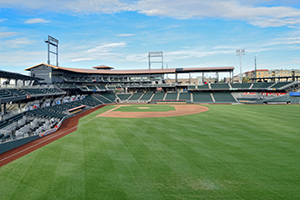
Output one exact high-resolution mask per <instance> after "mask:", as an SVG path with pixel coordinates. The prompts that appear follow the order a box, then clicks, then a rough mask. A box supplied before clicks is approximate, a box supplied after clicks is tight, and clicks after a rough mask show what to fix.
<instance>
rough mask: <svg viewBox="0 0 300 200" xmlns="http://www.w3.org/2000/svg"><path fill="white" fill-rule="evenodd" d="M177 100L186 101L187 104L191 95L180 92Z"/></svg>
mask: <svg viewBox="0 0 300 200" xmlns="http://www.w3.org/2000/svg"><path fill="white" fill-rule="evenodd" d="M179 100H186V101H187V102H190V101H191V93H188V92H181V93H179Z"/></svg>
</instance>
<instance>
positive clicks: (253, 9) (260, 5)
mask: <svg viewBox="0 0 300 200" xmlns="http://www.w3.org/2000/svg"><path fill="white" fill-rule="evenodd" d="M265 5H268V6H265ZM282 5H284V6H282ZM293 5H295V2H294V1H293V0H290V1H289V2H285V1H282V0H281V1H275V0H253V1H247V0H209V1H202V0H185V1H182V0H64V1H61V0H52V1H44V0H31V1H23V0H10V1H7V0H0V7H2V8H14V9H24V8H25V9H32V10H35V11H40V12H45V11H46V12H47V11H50V12H59V13H69V12H71V13H78V14H90V13H117V12H121V11H134V12H139V13H142V14H145V15H149V16H163V17H172V18H176V19H203V18H216V19H227V20H244V21H249V23H250V24H252V25H254V26H259V27H279V26H289V27H293V25H296V24H300V10H299V9H298V8H296V6H295V8H294V7H292V6H293ZM123 37H124V36H123Z"/></svg>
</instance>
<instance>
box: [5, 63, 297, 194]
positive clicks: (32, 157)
mask: <svg viewBox="0 0 300 200" xmlns="http://www.w3.org/2000/svg"><path fill="white" fill-rule="evenodd" d="M25 70H26V71H28V72H29V73H30V75H29V76H27V75H22V74H18V73H13V72H8V71H0V76H1V78H3V79H6V80H8V83H11V82H14V83H15V84H6V85H2V86H1V90H0V95H1V96H0V98H1V122H0V166H1V167H0V177H1V179H0V188H1V199H299V198H300V190H299V180H300V170H299V166H300V158H299V143H300V136H299V132H298V131H299V129H300V123H299V122H297V121H298V118H299V112H300V107H299V102H300V93H299V92H298V90H299V86H300V85H299V82H298V79H297V77H289V78H287V79H286V81H285V80H283V79H279V80H276V77H272V78H270V79H269V80H266V81H261V82H258V81H257V80H256V79H253V80H252V82H246V83H235V82H233V72H234V67H233V66H229V67H203V68H173V69H172V68H170V69H150V67H149V69H139V70H115V69H114V68H112V67H109V66H105V65H101V66H97V67H93V68H91V69H86V68H85V69H79V68H69V67H61V66H58V65H51V64H44V63H41V64H38V65H35V66H32V67H28V68H26V69H25ZM193 73H198V74H202V75H204V74H205V73H215V74H216V76H217V77H219V74H226V75H229V76H230V79H229V81H228V82H226V83H224V82H223V83H220V82H219V81H218V80H219V79H218V78H217V81H214V82H210V83H207V82H205V80H204V79H203V80H202V82H198V83H192V81H191V80H190V81H189V82H188V83H180V82H179V78H178V77H179V76H180V75H182V74H185V75H188V76H189V77H190V79H191V75H193ZM169 74H172V75H173V76H174V77H175V80H174V83H167V81H166V79H165V77H166V75H169ZM203 77H204V76H203ZM17 83H18V84H17ZM20 83H21V84H20Z"/></svg>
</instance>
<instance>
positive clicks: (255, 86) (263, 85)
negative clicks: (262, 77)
mask: <svg viewBox="0 0 300 200" xmlns="http://www.w3.org/2000/svg"><path fill="white" fill-rule="evenodd" d="M273 84H274V82H258V83H253V86H252V88H251V89H262V88H268V87H270V86H271V85H273Z"/></svg>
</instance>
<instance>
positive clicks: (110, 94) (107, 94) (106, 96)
mask: <svg viewBox="0 0 300 200" xmlns="http://www.w3.org/2000/svg"><path fill="white" fill-rule="evenodd" d="M101 95H102V96H104V97H105V98H107V99H109V100H110V101H111V102H112V103H114V102H115V100H116V98H117V97H116V95H115V94H114V93H104V94H101Z"/></svg>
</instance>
